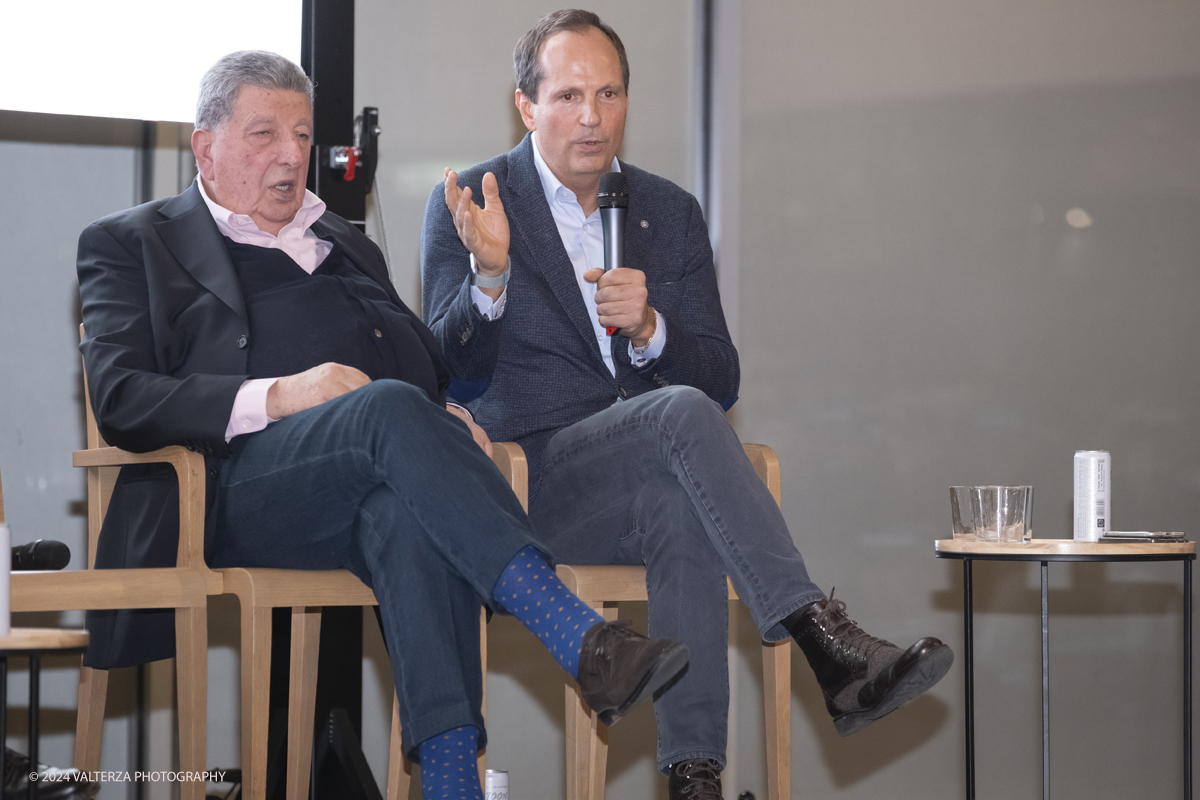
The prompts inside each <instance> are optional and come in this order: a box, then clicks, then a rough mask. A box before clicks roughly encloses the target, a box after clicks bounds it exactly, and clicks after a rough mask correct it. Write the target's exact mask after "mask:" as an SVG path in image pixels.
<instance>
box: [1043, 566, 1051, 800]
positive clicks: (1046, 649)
mask: <svg viewBox="0 0 1200 800" xmlns="http://www.w3.org/2000/svg"><path fill="white" fill-rule="evenodd" d="M1049 598H1050V562H1049V561H1043V562H1042V800H1050V602H1049Z"/></svg>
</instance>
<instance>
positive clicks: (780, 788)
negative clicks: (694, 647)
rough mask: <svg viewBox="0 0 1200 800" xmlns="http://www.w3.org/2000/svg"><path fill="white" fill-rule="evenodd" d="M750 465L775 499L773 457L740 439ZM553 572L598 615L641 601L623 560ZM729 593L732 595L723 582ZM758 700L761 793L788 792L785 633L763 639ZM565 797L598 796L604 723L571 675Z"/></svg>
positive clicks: (637, 570)
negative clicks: (763, 743)
mask: <svg viewBox="0 0 1200 800" xmlns="http://www.w3.org/2000/svg"><path fill="white" fill-rule="evenodd" d="M743 446H744V447H745V450H746V456H747V457H748V458H749V459H750V462H751V463H752V464H753V465H754V469H755V471H757V472H758V475H759V477H760V478H762V480H763V482H764V483H765V484H766V485H767V488H768V489H770V491H771V495H772V496H773V497H774V498H775V502H776V503H779V502H780V480H779V459H778V458H777V457H776V456H775V451H774V450H772V449H771V448H770V447H767V446H766V445H761V444H747V445H743ZM558 576H559V578H561V579H562V582H563V583H565V584H566V585H567V588H568V589H570V590H571V591H573V592H574V593H575V594H576V595H578V596H579V598H580V599H581V600H583V601H584V602H585V603H587V604H588V605H590V606H591V607H592V608H594V609H596V611H597V612H598V613H599V614H600V615H601V616H603V617H604V618H605V619H610V620H611V619H616V616H617V603H618V602H621V601H627V600H637V601H641V602H643V603H644V602H646V600H647V598H646V570H645V569H644V568H643V567H626V566H570V565H566V564H560V565H559V567H558ZM729 599H730V600H736V599H738V596H737V593H736V592H735V591H734V589H733V584H732V583H730V584H729ZM762 657H763V684H764V686H763V690H764V698H763V706H764V712H765V716H766V719H765V722H766V735H767V794H768V797H769V798H770V800H784V799H785V798H787V797H789V796H790V795H789V792H790V784H791V770H792V755H791V754H792V751H791V744H792V736H791V722H792V719H791V713H792V712H791V708H792V706H791V665H792V651H791V639H785V640H783V641H782V642H777V643H774V644H772V643H770V642H763V645H762ZM566 737H567V742H566V745H567V747H566V750H567V767H566V771H567V800H602V798H603V797H604V778H605V768H606V766H607V761H608V729H607V728H606V727H605V726H604V725H601V724H600V721H599V719H597V717H596V715H595V714H594V713H592V710H591V709H590V708H588V706H587V704H586V703H585V702H583V698H582V697H581V696H580V695H579V690H578V687H576V686H575V683H574V681H570V680H568V681H567V686H566Z"/></svg>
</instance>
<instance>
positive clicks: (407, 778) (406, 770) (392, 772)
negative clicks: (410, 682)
mask: <svg viewBox="0 0 1200 800" xmlns="http://www.w3.org/2000/svg"><path fill="white" fill-rule="evenodd" d="M411 782H412V764H410V763H408V759H406V758H405V757H404V745H403V744H401V742H400V698H399V697H397V696H396V695H392V746H391V748H390V749H389V751H388V781H387V800H408V787H409V784H410V783H411Z"/></svg>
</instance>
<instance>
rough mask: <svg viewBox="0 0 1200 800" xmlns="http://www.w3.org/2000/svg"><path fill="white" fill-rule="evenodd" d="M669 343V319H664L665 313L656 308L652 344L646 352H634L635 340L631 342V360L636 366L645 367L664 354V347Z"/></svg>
mask: <svg viewBox="0 0 1200 800" xmlns="http://www.w3.org/2000/svg"><path fill="white" fill-rule="evenodd" d="M666 343H667V321H666V320H665V319H663V315H662V314H660V313H658V309H657V308H656V309H654V335H653V336H651V337H650V345H649V347H647V348H646V352H644V353H641V354H640V355H639V354H638V353H635V352H633V342H630V343H629V362H630V363H631V364H633V365H634V366H635V367H644V366H646V365H647V364H649V363H650V362H651V361H653V360H654V359H656V358H658V357H659V356H661V355H662V351H663V347H664V346H665V345H666Z"/></svg>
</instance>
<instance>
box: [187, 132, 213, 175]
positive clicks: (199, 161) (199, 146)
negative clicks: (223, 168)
mask: <svg viewBox="0 0 1200 800" xmlns="http://www.w3.org/2000/svg"><path fill="white" fill-rule="evenodd" d="M213 138H214V137H213V132H212V131H206V130H204V129H202V128H197V129H196V130H194V131H192V153H193V154H194V155H195V156H196V166H197V167H198V168H199V170H200V174H201V175H202V176H204V179H205V180H208V181H211V180H212V179H213V157H212V146H213Z"/></svg>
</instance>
